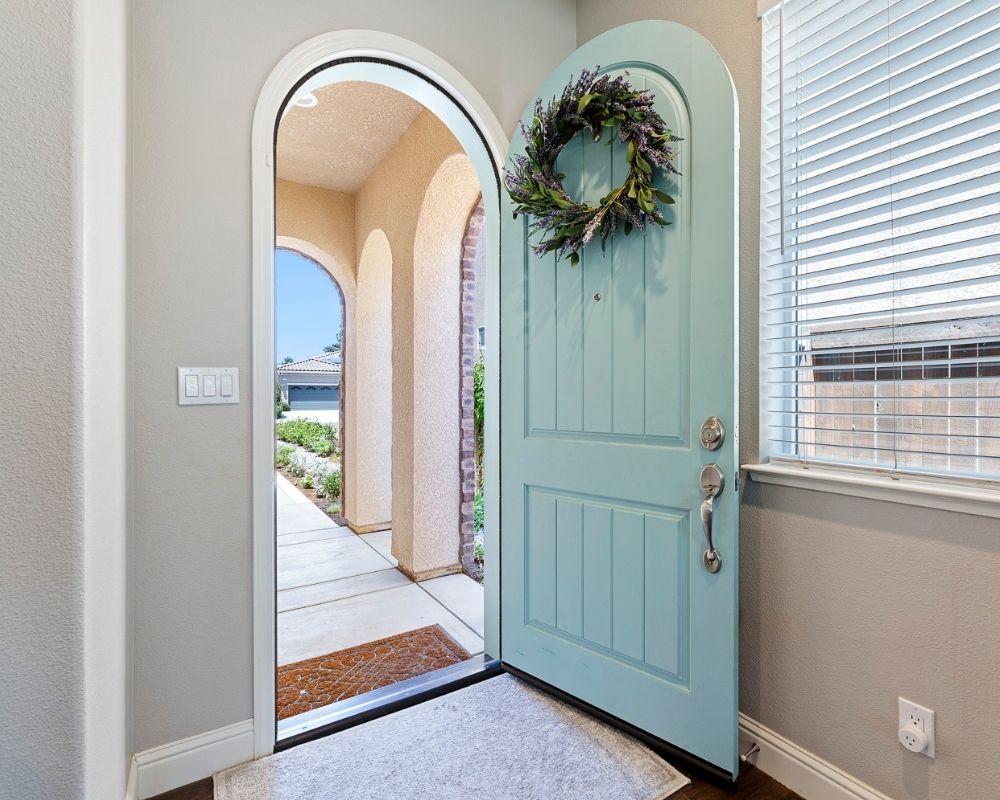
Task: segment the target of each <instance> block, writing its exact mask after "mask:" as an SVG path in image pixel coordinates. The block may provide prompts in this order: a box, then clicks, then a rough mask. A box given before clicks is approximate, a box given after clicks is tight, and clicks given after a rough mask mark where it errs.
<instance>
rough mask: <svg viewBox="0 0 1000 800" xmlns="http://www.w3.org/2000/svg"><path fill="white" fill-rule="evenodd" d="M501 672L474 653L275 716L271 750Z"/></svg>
mask: <svg viewBox="0 0 1000 800" xmlns="http://www.w3.org/2000/svg"><path fill="white" fill-rule="evenodd" d="M500 672H501V667H500V662H499V661H498V660H496V659H491V658H488V657H487V656H476V657H475V658H470V659H468V660H467V661H462V662H461V663H459V664H453V665H451V666H450V667H444V668H443V669H439V670H435V671H434V672H429V673H427V674H426V675H418V676H417V677H415V678H408V679H407V680H405V681H400V682H399V683H394V684H392V685H391V686H384V687H382V688H381V689H376V690H374V691H372V692H366V693H365V694H362V695H358V696H357V697H351V698H349V699H347V700H341V701H339V702H337V703H332V704H330V705H328V706H324V707H323V708H316V709H313V710H312V711H307V712H305V713H304V714H296V715H295V716H294V717H289V718H288V719H282V720H278V730H277V741H276V742H275V745H274V752H276V753H277V752H280V751H281V750H287V749H288V748H289V747H294V746H295V745H298V744H302V743H303V742H308V741H310V740H312V739H319V738H320V737H322V736H328V735H329V734H331V733H336V732H337V731H342V730H346V729H347V728H352V727H354V726H355V725H360V724H361V723H363V722H368V721H369V720H373V719H376V718H377V717H381V716H384V715H386V714H392V713H393V712H395V711H401V710H402V709H404V708H408V707H409V706H413V705H416V704H417V703H423V702H424V701H426V700H432V699H433V698H435V697H439V696H441V695H443V694H447V693H448V692H452V691H455V690H456V689H461V688H463V687H465V686H470V685H471V684H473V683H477V682H478V681H481V680H485V679H487V678H492V677H493V676H495V675H499V674H500Z"/></svg>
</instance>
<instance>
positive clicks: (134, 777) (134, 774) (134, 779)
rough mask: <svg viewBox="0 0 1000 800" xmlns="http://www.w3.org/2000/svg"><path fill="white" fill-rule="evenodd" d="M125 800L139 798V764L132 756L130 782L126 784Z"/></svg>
mask: <svg viewBox="0 0 1000 800" xmlns="http://www.w3.org/2000/svg"><path fill="white" fill-rule="evenodd" d="M125 800H139V765H138V764H137V763H136V761H135V756H132V758H131V760H130V761H129V765H128V783H126V784H125Z"/></svg>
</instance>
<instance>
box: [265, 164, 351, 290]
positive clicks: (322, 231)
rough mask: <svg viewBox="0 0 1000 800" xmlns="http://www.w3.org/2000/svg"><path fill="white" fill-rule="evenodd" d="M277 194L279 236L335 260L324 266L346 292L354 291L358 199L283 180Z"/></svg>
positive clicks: (276, 186) (275, 191)
mask: <svg viewBox="0 0 1000 800" xmlns="http://www.w3.org/2000/svg"><path fill="white" fill-rule="evenodd" d="M274 194H275V209H274V210H275V232H276V233H277V235H278V236H279V237H280V236H287V237H290V238H294V239H303V240H304V241H307V242H310V243H311V244H313V245H315V246H316V247H318V248H320V249H321V250H323V252H325V253H327V254H328V255H329V256H330V260H331V263H330V264H329V265H327V264H324V265H323V266H324V267H326V268H327V269H328V270H329V271H330V272H331V274H332V275H333V277H334V279H335V280H336V281H337V283H338V284H341V289H342V290H343V291H345V292H346V291H349V290H351V289H353V288H354V286H355V285H356V283H357V254H356V252H355V244H354V242H355V239H354V196H353V195H350V194H345V193H344V192H334V191H332V190H330V189H323V188H321V187H319V186H305V185H303V184H301V183H293V182H292V181H285V180H281V179H280V178H279V179H278V180H276V181H275V185H274ZM344 284H346V286H345V285H344Z"/></svg>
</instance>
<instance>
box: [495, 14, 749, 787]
mask: <svg viewBox="0 0 1000 800" xmlns="http://www.w3.org/2000/svg"><path fill="white" fill-rule="evenodd" d="M595 64H601V65H604V66H603V70H602V72H612V73H619V72H622V71H627V72H628V73H629V80H630V81H631V83H632V85H633V86H636V87H637V88H644V89H649V90H651V91H652V92H653V93H654V94H655V97H656V100H655V106H656V109H657V111H658V112H659V113H660V115H661V116H662V117H663V118H664V120H665V121H666V122H667V124H668V125H669V126H670V127H671V128H672V129H673V130H674V131H675V132H676V133H677V134H678V135H680V136H681V137H683V141H682V142H680V143H679V145H678V148H677V151H678V158H677V162H676V165H677V167H678V169H679V170H680V172H681V173H682V174H681V175H680V176H675V177H674V179H672V180H671V181H669V182H666V181H665V179H663V178H662V176H661V177H660V178H658V180H659V181H661V184H660V188H663V189H666V190H667V191H668V192H669V193H670V194H672V195H673V196H674V197H675V198H676V204H675V205H674V206H671V210H670V212H669V216H670V220H671V224H670V225H669V226H667V227H665V228H659V227H656V226H652V227H651V228H650V229H647V231H646V232H645V233H633V234H632V235H631V236H628V237H625V236H624V235H622V234H621V233H619V234H617V235H615V236H613V237H612V238H611V239H609V240H608V242H607V247H606V249H605V250H604V251H603V252H602V250H601V246H600V244H599V243H597V242H595V243H593V244H591V245H590V246H589V247H588V248H587V249H586V250H585V251H584V252H583V254H582V256H583V257H582V260H581V262H580V264H579V265H578V266H576V267H574V266H571V265H570V263H569V261H567V260H563V261H557V260H556V259H555V258H554V257H553V256H552V255H548V256H545V257H536V256H535V255H533V254H532V251H531V249H530V248H529V247H527V246H526V237H527V229H526V225H527V220H526V219H524V217H523V216H521V217H518V218H517V219H514V218H513V217H512V214H511V206H510V203H509V201H508V204H507V206H506V208H505V210H504V213H503V214H502V217H501V219H502V262H501V302H502V307H501V393H502V397H501V430H502V440H501V484H502V497H501V512H502V534H501V535H502V548H503V549H502V598H501V603H502V612H503V613H502V626H501V629H502V642H501V646H502V658H503V660H504V662H505V663H507V664H508V665H509V666H511V667H514V668H517V669H518V670H521V671H522V672H523V673H526V674H528V675H531V676H533V677H534V678H537V679H539V680H541V681H544V682H545V683H548V684H550V685H552V686H555V687H557V688H558V689H561V690H563V691H564V692H566V693H567V694H569V695H571V696H574V697H576V698H578V699H580V700H582V701H585V702H586V703H589V704H591V705H592V706H596V707H597V708H599V709H601V710H603V711H605V712H607V713H608V714H610V715H612V716H613V717H616V718H618V719H620V720H622V721H624V722H625V723H628V724H630V725H632V726H634V727H635V728H638V729H640V730H642V731H644V732H647V733H649V734H651V735H653V736H655V737H658V738H659V739H661V740H664V741H666V742H669V743H670V744H672V745H674V746H676V747H678V748H681V749H683V750H685V751H687V752H689V753H691V754H693V755H695V756H697V757H699V758H701V759H703V760H704V761H706V762H709V763H711V764H713V765H715V766H716V767H718V768H721V769H722V770H724V771H725V772H728V773H730V774H732V775H735V774H736V772H737V767H738V759H737V708H738V707H737V654H738V649H737V633H738V606H737V589H738V564H739V558H738V536H737V522H738V519H737V517H738V496H737V489H736V486H735V475H736V472H737V469H738V464H739V461H738V456H737V449H736V437H735V436H734V435H733V434H734V433H735V428H736V423H737V405H736V396H737V392H736V388H737V386H736V376H737V369H736V367H737V365H736V285H737V284H736V220H737V208H736V202H737V201H736V189H737V186H736V159H737V147H738V139H737V129H736V124H737V114H736V98H735V94H734V89H733V85H732V81H731V79H730V77H729V74H728V71H727V70H726V67H725V65H724V64H723V63H722V60H721V59H720V58H719V56H718V54H717V53H716V52H715V51H714V50H713V49H712V48H711V46H710V45H709V44H708V43H707V42H706V41H705V40H704V39H703V38H702V37H700V36H699V35H698V34H695V33H694V32H692V31H690V30H688V29H687V28H684V27H683V26H680V25H677V24H673V23H668V22H659V21H656V22H653V21H649V22H638V23H633V24H630V25H626V26H623V27H620V28H617V29H615V30H612V31H609V32H607V33H605V34H603V35H602V36H599V37H598V38H596V39H594V40H593V41H591V42H589V43H587V44H586V45H584V46H583V47H581V48H580V49H579V50H577V51H576V52H575V53H574V54H573V55H571V56H570V57H569V58H568V59H567V60H566V61H565V62H563V64H562V65H561V66H560V67H559V68H558V69H557V70H556V71H555V72H554V73H553V74H552V76H551V77H550V78H549V79H548V81H546V83H545V84H544V85H543V86H542V87H541V89H540V90H539V92H538V94H539V96H541V97H542V98H543V99H545V100H547V99H548V98H550V97H553V96H557V95H559V93H560V92H561V90H562V87H563V86H564V85H565V84H566V83H567V81H569V80H570V78H571V77H572V76H577V75H579V74H580V71H581V70H583V69H586V68H593V67H594V65H595ZM533 113H534V112H533V109H532V108H531V107H529V109H528V110H527V111H526V112H525V115H524V121H525V123H526V124H529V125H530V122H531V119H532V116H533ZM523 149H524V141H523V138H522V137H521V136H520V135H517V136H515V138H514V141H513V143H512V147H511V153H512V154H516V153H520V152H523ZM624 151H625V147H624V146H622V145H619V144H618V143H617V142H616V143H615V145H614V146H613V147H606V146H604V143H603V142H601V143H599V144H595V143H593V142H591V141H589V139H587V137H585V136H580V137H577V139H576V140H574V141H573V142H571V143H570V145H569V146H568V147H567V148H566V149H565V150H564V151H563V153H562V155H561V156H560V162H559V167H560V169H561V171H563V172H564V173H566V180H565V186H566V188H567V190H568V191H569V193H570V194H571V195H573V196H581V195H582V196H584V197H586V198H589V199H590V200H591V201H594V202H596V201H597V199H598V198H600V197H602V196H603V195H605V194H607V193H608V192H609V191H610V190H611V189H612V188H613V187H614V186H616V185H618V184H620V183H621V182H622V177H623V175H624V171H625V169H626V166H625V165H626V161H625V152H624ZM713 416H714V417H718V418H719V419H720V420H721V421H722V424H723V425H724V427H725V428H726V430H727V435H726V436H725V438H724V440H723V443H722V446H721V448H719V449H716V450H709V449H707V448H706V447H704V446H702V444H701V441H700V439H699V432H700V429H701V425H702V422H703V420H705V419H706V418H708V417H713ZM709 463H715V464H717V465H718V466H719V468H720V470H721V472H722V474H723V475H724V478H725V485H724V487H723V490H722V492H721V493H720V494H719V496H718V497H716V498H715V499H714V501H713V507H712V509H711V524H712V529H713V530H712V533H713V539H714V545H715V547H716V548H717V549H718V551H719V553H721V557H722V568H721V569H720V570H719V571H718V572H710V571H709V570H708V569H707V568H706V564H705V563H704V553H705V550H706V535H705V530H704V525H703V519H702V506H703V501H704V499H705V498H704V496H703V493H702V491H701V489H700V488H699V473H700V471H701V469H702V467H703V466H704V465H706V464H709Z"/></svg>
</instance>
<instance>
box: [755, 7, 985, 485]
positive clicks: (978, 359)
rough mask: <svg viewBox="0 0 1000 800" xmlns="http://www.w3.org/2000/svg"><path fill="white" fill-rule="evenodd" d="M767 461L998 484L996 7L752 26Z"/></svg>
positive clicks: (782, 14)
mask: <svg viewBox="0 0 1000 800" xmlns="http://www.w3.org/2000/svg"><path fill="white" fill-rule="evenodd" d="M762 31H763V47H764V51H763V58H762V100H761V112H762V131H761V143H762V158H761V306H760V307H761V317H762V334H761V366H762V371H763V373H762V376H761V390H762V394H763V398H762V403H763V405H764V408H765V417H766V419H765V428H764V432H763V435H764V437H765V441H766V442H767V443H768V449H769V450H770V451H771V453H772V454H773V455H774V456H775V457H785V458H791V459H795V460H805V461H819V462H823V463H845V464H853V465H859V466H864V467H876V468H878V469H899V470H906V471H916V472H927V473H933V474H952V475H962V476H966V475H976V476H978V477H981V478H982V477H987V478H992V479H994V480H1000V0H962V1H961V2H958V1H957V0H785V2H784V3H783V4H782V5H781V6H779V7H777V8H774V9H771V10H770V11H768V12H767V13H765V15H764V16H763V19H762Z"/></svg>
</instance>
